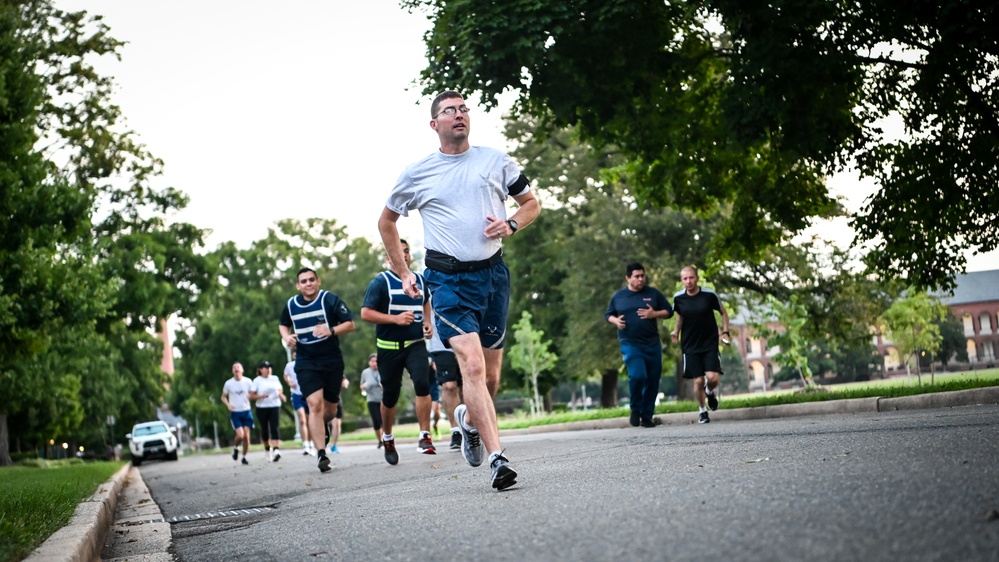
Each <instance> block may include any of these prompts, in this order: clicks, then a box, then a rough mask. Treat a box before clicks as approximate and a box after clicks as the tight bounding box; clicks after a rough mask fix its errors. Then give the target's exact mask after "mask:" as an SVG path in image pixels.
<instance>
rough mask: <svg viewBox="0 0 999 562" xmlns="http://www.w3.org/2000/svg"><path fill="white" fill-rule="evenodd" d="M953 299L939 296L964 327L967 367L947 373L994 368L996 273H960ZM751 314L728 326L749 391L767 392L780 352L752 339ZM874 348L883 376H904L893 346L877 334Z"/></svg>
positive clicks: (998, 347) (998, 335) (998, 330)
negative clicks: (744, 372) (743, 366)
mask: <svg viewBox="0 0 999 562" xmlns="http://www.w3.org/2000/svg"><path fill="white" fill-rule="evenodd" d="M955 281H956V288H955V289H954V294H953V295H938V297H939V298H940V301H941V302H942V303H943V304H945V305H946V306H947V307H948V308H949V309H950V311H951V314H953V315H954V317H955V318H957V319H958V320H959V321H960V322H961V323H962V324H963V325H964V335H965V337H966V338H967V349H968V363H949V364H948V368H949V369H950V370H971V369H981V368H991V367H994V366H995V365H996V364H997V361H996V354H997V352H999V269H994V270H990V271H976V272H972V273H962V274H960V275H958V276H957V277H956V279H955ZM750 314H751V313H747V312H745V311H742V310H740V311H739V313H737V314H735V315H733V317H732V318H731V321H730V326H731V328H732V332H733V334H734V338H733V342H732V343H733V345H734V346H736V349H737V350H738V351H739V353H740V355H741V356H742V359H743V361H744V362H745V364H746V369H747V371H748V373H749V389H750V390H751V391H753V390H768V389H769V388H770V381H771V379H772V377H773V374H774V373H775V372H778V371H779V370H780V366H779V365H778V364H777V363H776V362H775V361H773V356H774V355H776V354H777V353H778V352H780V349H779V348H775V347H768V346H767V342H766V340H765V339H762V338H757V337H755V335H754V333H753V329H752V328H751V327H750V326H749V323H750V321H751V316H750ZM873 337H874V340H873V344H874V346H875V347H876V348H877V350H878V353H879V354H880V356H881V357H882V358H883V359H882V361H883V363H882V364H881V365H879V368H880V369H881V371H882V372H883V373H884V374H885V375H888V376H890V375H893V374H898V373H904V372H905V365H904V364H903V363H902V361H901V358H900V357H899V356H898V353H897V351H896V349H895V347H894V346H893V345H892V342H890V341H887V340H886V339H884V338H883V337H882V336H881V335H880V334H878V335H875V336H873Z"/></svg>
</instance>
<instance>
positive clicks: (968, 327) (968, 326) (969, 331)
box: [962, 312, 975, 336]
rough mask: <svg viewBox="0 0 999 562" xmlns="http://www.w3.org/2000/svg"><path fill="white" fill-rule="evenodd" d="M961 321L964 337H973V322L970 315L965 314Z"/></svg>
mask: <svg viewBox="0 0 999 562" xmlns="http://www.w3.org/2000/svg"><path fill="white" fill-rule="evenodd" d="M962 320H963V321H964V335H965V336H973V335H975V321H974V320H973V319H972V318H971V315H970V314H968V313H967V312H965V313H964V317H963V318H962Z"/></svg>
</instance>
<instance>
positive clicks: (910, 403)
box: [878, 386, 999, 412]
mask: <svg viewBox="0 0 999 562" xmlns="http://www.w3.org/2000/svg"><path fill="white" fill-rule="evenodd" d="M973 404H999V386H986V387H983V388H969V389H967V390H954V391H951V392H931V393H928V394H917V395H915V396H902V397H899V398H882V399H881V400H880V401H879V402H878V411H879V412H895V411H901V410H922V409H924V408H952V407H954V406H970V405H973Z"/></svg>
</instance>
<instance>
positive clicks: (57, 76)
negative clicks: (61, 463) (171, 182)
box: [0, 0, 211, 464]
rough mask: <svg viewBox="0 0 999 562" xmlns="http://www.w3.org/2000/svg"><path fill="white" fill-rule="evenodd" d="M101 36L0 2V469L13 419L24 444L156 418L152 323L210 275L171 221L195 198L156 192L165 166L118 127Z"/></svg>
mask: <svg viewBox="0 0 999 562" xmlns="http://www.w3.org/2000/svg"><path fill="white" fill-rule="evenodd" d="M108 31H109V30H108V28H107V27H106V26H105V25H103V23H101V21H100V19H99V18H89V17H88V16H87V15H86V13H84V12H80V13H69V12H64V11H62V10H58V9H56V8H54V7H53V6H52V3H51V2H50V1H47V0H33V1H26V2H20V3H5V4H3V6H0V74H2V76H3V80H0V99H3V100H4V103H3V106H4V111H3V112H2V116H0V144H2V145H3V146H2V147H0V162H2V164H0V187H2V190H3V191H2V195H3V196H2V197H0V200H2V201H0V206H2V212H0V226H2V229H0V232H2V233H0V241H2V242H0V285H2V291H0V294H2V295H3V296H2V297H0V302H2V305H3V306H2V307H0V334H3V335H2V336H0V464H6V463H9V462H10V460H11V459H10V456H9V446H10V440H9V439H8V424H7V417H8V416H12V417H13V418H16V419H17V420H18V425H17V427H18V432H17V433H16V434H14V435H13V437H14V440H15V442H16V443H17V444H18V445H19V446H20V443H21V442H22V440H26V441H27V442H29V443H33V444H35V445H36V446H37V445H38V444H40V443H42V442H48V440H49V439H50V438H52V437H55V436H57V435H61V436H68V435H73V436H74V439H84V440H89V442H88V444H90V445H93V444H94V441H95V440H96V442H97V443H100V442H101V441H103V439H104V436H103V431H102V429H81V427H84V428H103V426H104V422H105V419H106V416H107V415H108V414H110V413H116V414H120V418H122V419H121V423H122V425H123V426H124V425H125V424H127V423H130V422H131V421H133V420H134V419H137V418H139V417H142V418H147V419H148V416H150V415H151V413H152V409H153V408H154V407H155V406H156V405H158V404H159V403H160V399H161V397H162V394H163V384H162V383H163V379H162V373H160V371H159V354H160V347H159V344H158V342H157V340H156V339H155V338H154V337H153V336H152V334H151V333H149V332H147V328H149V327H151V326H155V325H156V321H157V319H158V318H161V317H165V316H167V315H169V314H172V313H174V312H187V311H190V310H191V309H192V308H193V307H196V306H197V305H198V295H199V294H201V293H202V292H203V291H204V289H205V288H206V287H207V286H208V285H210V282H211V281H210V280H211V272H210V268H208V267H206V264H205V262H204V261H203V258H200V257H199V256H197V254H196V250H197V249H198V248H199V247H200V245H201V241H202V239H203V232H202V231H201V230H200V229H197V228H195V227H193V226H191V225H185V224H182V223H175V224H172V225H170V226H166V220H165V216H166V214H167V213H168V212H169V211H172V210H175V209H181V208H183V207H184V205H186V201H187V200H186V198H185V197H184V196H183V195H182V194H181V193H180V192H178V191H176V190H174V189H170V188H167V189H155V188H153V187H152V185H151V180H152V179H153V178H154V177H156V176H157V175H158V174H159V173H160V172H161V169H162V162H161V161H159V160H158V159H156V158H155V157H153V156H152V155H151V154H150V153H149V152H148V151H147V150H146V149H145V148H144V147H143V146H142V145H140V144H139V143H138V142H136V140H135V138H134V137H135V135H134V133H132V132H130V131H127V130H123V129H122V127H121V125H120V117H121V111H120V109H119V108H118V107H117V106H116V105H114V103H112V93H113V88H114V84H113V82H112V81H111V80H110V79H109V78H107V77H104V76H102V75H100V74H99V73H97V72H96V71H95V69H94V68H93V66H92V64H91V62H92V61H93V59H94V58H96V57H101V56H117V52H118V49H119V48H120V47H121V45H122V44H121V42H119V41H117V40H115V39H114V38H112V37H111V36H110V35H109V33H108ZM33 413H46V414H52V415H37V416H36V415H33ZM24 420H27V421H26V422H25V421H24ZM22 422H24V423H22Z"/></svg>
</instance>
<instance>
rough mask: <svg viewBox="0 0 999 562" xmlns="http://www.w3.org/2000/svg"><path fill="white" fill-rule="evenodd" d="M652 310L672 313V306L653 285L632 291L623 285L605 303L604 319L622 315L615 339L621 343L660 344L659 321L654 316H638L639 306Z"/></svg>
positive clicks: (670, 314)
mask: <svg viewBox="0 0 999 562" xmlns="http://www.w3.org/2000/svg"><path fill="white" fill-rule="evenodd" d="M649 305H651V306H652V308H653V310H666V311H668V312H669V314H668V315H667V316H666V318H669V317H670V316H672V315H673V307H671V306H670V305H669V301H667V300H666V297H665V296H664V295H663V294H662V293H660V292H659V291H658V290H657V289H655V288H653V287H648V286H646V287H643V288H642V290H641V291H632V290H631V289H629V288H627V287H625V288H623V289H620V290H618V291H617V292H616V293H614V296H612V297H611V300H610V304H608V305H607V312H605V313H604V319H605V320H607V319H609V318H610V317H611V316H624V329H623V330H618V331H617V339H618V341H620V342H621V343H623V344H630V345H641V346H645V345H652V344H661V341H660V339H659V322H658V321H657V319H656V318H649V319H644V320H643V319H642V318H639V317H638V309H639V308H648V307H649Z"/></svg>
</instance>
